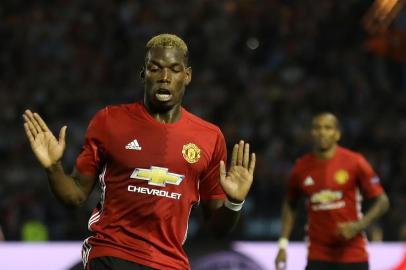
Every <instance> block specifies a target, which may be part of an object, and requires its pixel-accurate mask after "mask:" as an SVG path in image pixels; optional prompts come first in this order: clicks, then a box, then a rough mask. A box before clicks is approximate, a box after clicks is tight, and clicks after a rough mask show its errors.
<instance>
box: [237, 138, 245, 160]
mask: <svg viewBox="0 0 406 270" xmlns="http://www.w3.org/2000/svg"><path fill="white" fill-rule="evenodd" d="M243 156H244V141H242V140H241V141H240V143H239V145H238V155H237V165H238V166H242V161H243Z"/></svg>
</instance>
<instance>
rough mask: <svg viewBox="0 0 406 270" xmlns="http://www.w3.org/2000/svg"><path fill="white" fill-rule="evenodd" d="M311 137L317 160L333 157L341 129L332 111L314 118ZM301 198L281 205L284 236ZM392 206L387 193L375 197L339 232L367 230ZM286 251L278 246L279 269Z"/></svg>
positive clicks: (347, 236)
mask: <svg viewBox="0 0 406 270" xmlns="http://www.w3.org/2000/svg"><path fill="white" fill-rule="evenodd" d="M310 133H311V137H312V141H313V153H314V155H315V156H316V157H317V158H318V159H323V160H328V159H331V158H333V157H334V154H335V152H336V148H337V146H338V141H339V140H340V137H341V132H340V129H339V127H338V120H337V118H336V117H335V116H334V115H333V114H330V113H324V114H320V115H317V116H315V117H314V118H313V121H312V128H311V132H310ZM297 204H298V201H297V200H292V199H285V201H284V203H283V206H282V231H281V238H287V239H288V238H289V236H290V233H291V231H292V228H293V224H294V221H295V217H296V207H297ZM388 208H389V199H388V197H387V195H386V194H385V193H384V194H382V195H380V196H378V197H376V198H374V199H373V204H372V206H371V207H370V208H369V209H368V211H367V212H366V214H365V215H364V216H363V218H362V219H360V220H357V221H351V222H342V223H339V224H338V226H337V234H338V235H340V237H341V238H342V239H343V240H350V239H352V238H353V237H355V236H356V235H358V234H359V233H360V232H362V231H363V230H365V229H366V228H367V227H368V226H369V225H370V224H372V223H373V222H374V221H375V220H376V219H378V218H379V217H380V216H382V215H383V214H384V213H385V212H386V211H387V210H388ZM286 257H287V254H286V250H285V249H279V251H278V254H277V256H276V258H275V267H276V269H277V270H282V269H286Z"/></svg>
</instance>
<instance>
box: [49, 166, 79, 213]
mask: <svg viewBox="0 0 406 270" xmlns="http://www.w3.org/2000/svg"><path fill="white" fill-rule="evenodd" d="M46 173H47V176H48V182H49V185H50V187H51V190H52V192H53V194H54V195H55V196H56V197H57V198H58V199H59V200H60V201H61V202H63V203H64V204H66V205H70V206H75V207H78V206H81V205H82V204H83V203H84V202H85V201H86V195H85V193H84V192H83V190H82V189H81V188H80V186H79V185H78V183H77V182H76V180H75V179H74V178H73V177H72V176H69V175H66V174H65V171H64V169H63V166H62V164H61V163H60V162H58V163H57V164H55V165H53V166H51V167H49V168H47V169H46Z"/></svg>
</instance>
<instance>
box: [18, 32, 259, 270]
mask: <svg viewBox="0 0 406 270" xmlns="http://www.w3.org/2000/svg"><path fill="white" fill-rule="evenodd" d="M141 78H142V80H143V83H144V100H143V101H141V102H136V103H132V104H123V105H117V106H108V107H106V108H104V109H102V110H100V111H99V112H98V113H97V114H96V115H95V116H94V118H93V119H92V120H91V122H90V124H89V127H88V129H87V133H86V138H85V143H84V146H83V149H82V151H81V153H80V154H79V156H78V158H77V161H76V166H75V169H74V171H73V173H72V174H71V175H67V174H65V172H64V169H63V166H62V163H61V159H62V155H63V152H64V150H65V133H66V126H64V127H62V128H61V130H60V133H59V138H58V139H57V138H55V137H54V135H53V134H52V133H51V131H50V130H49V128H48V127H47V125H46V124H45V122H44V121H43V119H42V118H41V117H40V116H39V115H38V114H37V113H33V112H31V111H29V110H27V111H25V113H24V115H23V117H24V119H25V123H24V126H25V132H26V135H27V137H28V139H29V142H30V144H31V148H32V150H33V152H34V154H35V156H36V157H37V159H38V160H39V162H40V163H41V165H42V166H43V167H44V168H45V169H46V172H47V175H48V180H49V183H50V186H51V188H52V191H53V192H54V193H55V195H56V196H57V197H58V198H59V199H60V200H61V201H62V202H64V203H66V204H69V205H74V206H80V205H82V204H83V203H84V202H85V201H86V199H87V198H88V196H89V194H90V193H91V191H92V189H93V187H94V185H95V184H96V183H98V184H99V185H100V186H101V189H102V194H101V199H100V203H99V204H98V205H97V207H96V208H95V209H94V211H93V213H92V215H91V217H90V219H89V223H88V228H89V230H90V231H91V232H92V236H90V237H89V238H87V239H86V240H85V241H84V244H83V251H82V259H83V262H84V265H85V268H86V269H90V270H96V269H98V270H102V269H114V270H123V269H190V265H189V261H188V259H187V256H186V254H185V252H184V250H183V247H182V246H183V243H184V242H185V240H186V236H187V228H188V219H189V215H190V212H191V210H192V207H193V206H195V205H197V204H199V203H200V204H201V205H202V208H203V213H204V217H205V219H206V221H207V225H208V226H209V227H210V228H211V229H212V231H213V232H214V233H215V234H216V235H224V234H226V233H228V232H229V231H230V230H231V229H232V228H233V227H234V226H235V224H236V222H237V220H238V218H239V215H240V209H241V207H242V204H243V202H244V200H245V198H246V196H247V193H248V191H249V189H250V187H251V184H252V181H253V173H254V168H255V154H251V155H250V149H249V144H248V143H245V142H244V141H240V142H239V143H238V144H236V145H234V148H233V151H232V156H231V165H230V168H229V170H228V171H226V165H225V162H226V144H225V140H224V137H223V135H222V133H221V131H220V129H219V128H218V127H217V126H215V125H213V124H210V123H208V122H206V121H204V120H202V119H200V118H198V117H197V116H195V115H193V114H191V113H190V112H188V111H187V110H186V109H184V108H183V107H182V106H181V103H182V99H183V95H184V93H185V87H186V86H187V85H188V84H189V83H190V81H191V78H192V69H191V68H190V67H189V66H188V48H187V46H186V44H185V42H184V41H183V40H182V39H180V38H179V37H177V36H175V35H170V34H162V35H158V36H155V37H153V38H152V39H151V40H150V41H149V42H148V43H147V45H146V57H145V64H144V67H143V70H142V72H141Z"/></svg>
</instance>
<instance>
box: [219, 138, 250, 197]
mask: <svg viewBox="0 0 406 270" xmlns="http://www.w3.org/2000/svg"><path fill="white" fill-rule="evenodd" d="M254 169H255V154H254V153H253V154H251V156H250V145H249V144H248V143H244V141H240V143H239V144H235V145H234V148H233V153H232V156H231V166H230V169H229V170H228V172H226V165H225V164H224V161H220V183H221V186H222V187H223V190H224V192H225V193H226V195H227V197H228V198H229V199H230V200H231V201H235V202H242V201H244V200H245V197H246V196H247V194H248V191H249V190H250V187H251V184H252V181H253V179H254Z"/></svg>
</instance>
